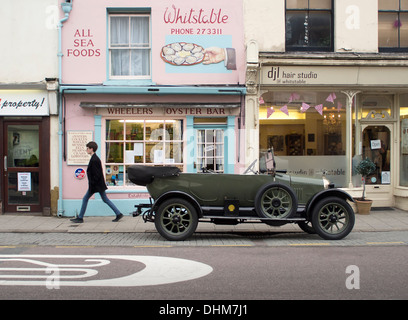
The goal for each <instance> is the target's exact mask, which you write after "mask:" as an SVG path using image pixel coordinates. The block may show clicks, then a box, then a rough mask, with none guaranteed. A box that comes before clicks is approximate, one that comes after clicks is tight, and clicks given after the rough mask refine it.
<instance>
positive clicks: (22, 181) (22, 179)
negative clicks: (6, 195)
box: [17, 172, 31, 191]
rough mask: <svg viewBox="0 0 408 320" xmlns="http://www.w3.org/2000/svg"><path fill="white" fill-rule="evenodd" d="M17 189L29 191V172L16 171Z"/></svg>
mask: <svg viewBox="0 0 408 320" xmlns="http://www.w3.org/2000/svg"><path fill="white" fill-rule="evenodd" d="M17 184H18V191H31V172H18V173H17Z"/></svg>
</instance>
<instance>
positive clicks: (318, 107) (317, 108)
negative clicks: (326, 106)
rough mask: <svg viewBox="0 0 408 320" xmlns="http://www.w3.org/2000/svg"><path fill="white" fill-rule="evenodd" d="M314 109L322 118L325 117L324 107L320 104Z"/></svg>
mask: <svg viewBox="0 0 408 320" xmlns="http://www.w3.org/2000/svg"><path fill="white" fill-rule="evenodd" d="M314 108H315V109H316V111H317V112H319V113H320V115H321V116H322V115H323V105H322V104H319V105H317V106H315V107H314Z"/></svg>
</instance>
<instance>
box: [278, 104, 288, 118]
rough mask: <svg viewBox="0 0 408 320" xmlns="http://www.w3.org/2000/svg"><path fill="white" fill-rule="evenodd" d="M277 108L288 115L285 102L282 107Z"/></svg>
mask: <svg viewBox="0 0 408 320" xmlns="http://www.w3.org/2000/svg"><path fill="white" fill-rule="evenodd" d="M279 110H280V111H282V112H283V113H284V114H286V115H287V116H288V115H289V110H288V106H287V105H286V104H285V105H284V106H283V107H282V108H280V109H279Z"/></svg>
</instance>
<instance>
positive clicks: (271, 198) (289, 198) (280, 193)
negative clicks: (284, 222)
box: [255, 183, 298, 219]
mask: <svg viewBox="0 0 408 320" xmlns="http://www.w3.org/2000/svg"><path fill="white" fill-rule="evenodd" d="M297 204H298V202H297V198H296V195H295V193H294V192H293V190H292V188H290V187H289V186H286V185H284V184H280V183H268V184H266V185H264V186H262V187H261V188H260V189H259V190H258V192H257V194H256V196H255V210H256V213H257V214H258V216H259V217H261V218H272V219H285V218H289V217H290V216H292V215H293V214H295V213H296V210H297Z"/></svg>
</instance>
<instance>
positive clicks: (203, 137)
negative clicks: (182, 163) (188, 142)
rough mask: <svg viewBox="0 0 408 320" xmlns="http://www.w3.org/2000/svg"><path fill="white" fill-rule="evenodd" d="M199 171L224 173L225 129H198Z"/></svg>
mask: <svg viewBox="0 0 408 320" xmlns="http://www.w3.org/2000/svg"><path fill="white" fill-rule="evenodd" d="M196 168H197V172H202V171H203V170H209V171H211V172H216V173H224V130H223V129H199V130H197V165H196Z"/></svg>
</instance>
